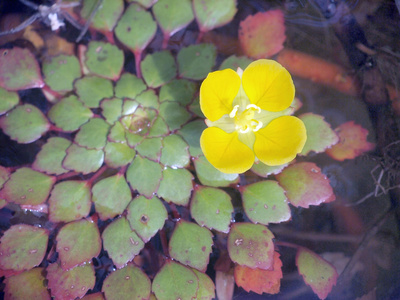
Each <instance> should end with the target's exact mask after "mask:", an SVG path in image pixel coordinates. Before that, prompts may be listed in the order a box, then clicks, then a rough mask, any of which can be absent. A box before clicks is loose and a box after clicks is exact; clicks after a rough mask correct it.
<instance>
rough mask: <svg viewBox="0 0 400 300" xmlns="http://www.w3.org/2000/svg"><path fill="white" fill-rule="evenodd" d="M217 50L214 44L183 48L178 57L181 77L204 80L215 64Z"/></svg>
mask: <svg viewBox="0 0 400 300" xmlns="http://www.w3.org/2000/svg"><path fill="white" fill-rule="evenodd" d="M216 55H217V50H216V48H215V46H214V45H212V44H198V45H191V46H188V47H186V48H182V49H181V50H180V51H179V53H178V56H177V60H178V66H179V76H180V77H184V78H187V79H194V80H200V79H204V78H205V77H206V76H207V74H208V73H209V72H211V71H212V68H213V66H214V64H215V58H216Z"/></svg>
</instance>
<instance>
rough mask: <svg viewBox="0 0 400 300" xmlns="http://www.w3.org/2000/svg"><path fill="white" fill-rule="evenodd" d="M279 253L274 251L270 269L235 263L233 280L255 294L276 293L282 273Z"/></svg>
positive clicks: (278, 289)
mask: <svg viewBox="0 0 400 300" xmlns="http://www.w3.org/2000/svg"><path fill="white" fill-rule="evenodd" d="M279 257H280V254H279V253H278V252H276V251H275V252H274V266H273V269H272V270H262V269H251V268H249V267H246V266H241V265H235V282H236V284H237V285H238V286H239V287H242V288H243V289H244V290H245V291H247V292H250V291H252V292H255V293H257V294H260V295H261V294H262V293H267V294H277V293H279V291H280V287H281V279H282V277H283V275H282V261H281V260H280V258H279Z"/></svg>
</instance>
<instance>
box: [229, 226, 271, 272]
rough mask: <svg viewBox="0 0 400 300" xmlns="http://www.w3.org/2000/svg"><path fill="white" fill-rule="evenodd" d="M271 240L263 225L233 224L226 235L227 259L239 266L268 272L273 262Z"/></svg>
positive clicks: (267, 230)
mask: <svg viewBox="0 0 400 300" xmlns="http://www.w3.org/2000/svg"><path fill="white" fill-rule="evenodd" d="M273 238H274V235H273V234H272V232H271V231H270V230H269V229H268V228H267V227H266V226H264V225H261V224H250V223H234V224H232V226H231V231H230V232H229V235H228V252H229V257H230V258H231V259H232V261H233V262H235V263H237V264H239V265H245V266H247V267H250V268H252V269H254V268H258V269H262V270H269V269H270V268H271V267H272V266H273V262H274V258H273V257H274V243H273V241H272V239H273Z"/></svg>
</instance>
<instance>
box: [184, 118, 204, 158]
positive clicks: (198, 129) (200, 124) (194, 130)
mask: <svg viewBox="0 0 400 300" xmlns="http://www.w3.org/2000/svg"><path fill="white" fill-rule="evenodd" d="M206 128H207V125H206V124H205V123H204V121H202V120H196V121H193V122H190V123H188V124H186V125H184V126H183V127H182V128H181V129H179V131H178V133H179V134H180V135H181V136H182V137H183V138H184V139H185V141H186V142H187V143H188V144H189V153H190V155H191V156H194V157H196V156H199V155H202V154H203V151H202V150H201V147H200V136H201V133H202V132H203V130H204V129H206Z"/></svg>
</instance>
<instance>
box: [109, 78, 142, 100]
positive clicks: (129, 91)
mask: <svg viewBox="0 0 400 300" xmlns="http://www.w3.org/2000/svg"><path fill="white" fill-rule="evenodd" d="M144 90H146V85H145V84H144V83H143V80H142V79H140V78H137V77H136V76H135V75H133V74H131V73H123V74H122V75H121V77H120V79H119V80H118V81H117V83H116V85H115V96H116V97H118V98H130V99H135V98H136V96H138V95H139V94H140V93H141V92H143V91H144Z"/></svg>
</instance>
